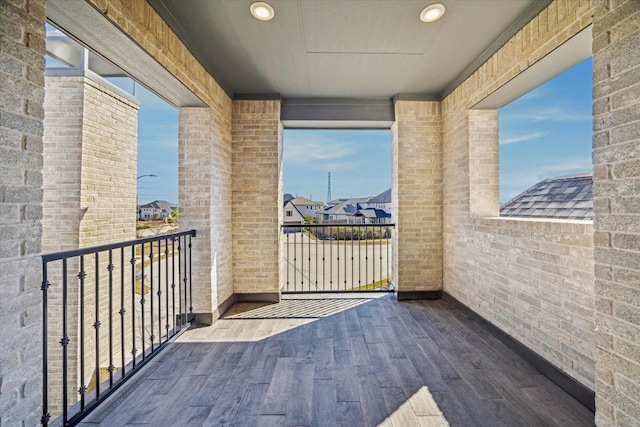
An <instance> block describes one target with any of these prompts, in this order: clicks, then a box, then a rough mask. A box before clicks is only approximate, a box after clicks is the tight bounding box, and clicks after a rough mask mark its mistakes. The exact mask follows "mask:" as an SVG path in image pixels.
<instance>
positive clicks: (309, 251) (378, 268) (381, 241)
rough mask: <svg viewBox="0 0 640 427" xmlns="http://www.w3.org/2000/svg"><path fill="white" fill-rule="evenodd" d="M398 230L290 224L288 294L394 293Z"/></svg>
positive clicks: (285, 287) (389, 226)
mask: <svg viewBox="0 0 640 427" xmlns="http://www.w3.org/2000/svg"><path fill="white" fill-rule="evenodd" d="M394 227H395V225H394V224H328V223H321V224H301V225H298V224H286V225H282V232H283V240H284V241H283V245H284V246H283V248H282V252H283V258H284V264H285V265H284V268H285V271H284V272H283V280H284V282H285V283H284V284H283V292H285V293H300V292H367V291H374V292H380V291H393V284H392V252H393V251H392V248H391V243H392V233H393V229H394Z"/></svg>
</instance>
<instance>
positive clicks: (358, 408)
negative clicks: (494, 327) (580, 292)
mask: <svg viewBox="0 0 640 427" xmlns="http://www.w3.org/2000/svg"><path fill="white" fill-rule="evenodd" d="M447 423H448V425H451V426H509V427H512V426H571V427H575V426H591V425H594V421H593V413H591V412H590V411H589V410H588V409H586V408H585V407H584V406H582V405H581V404H580V403H578V402H577V401H576V400H574V399H573V398H572V397H570V396H569V395H567V394H566V393H565V392H563V391H562V390H561V389H560V388H558V387H557V386H556V385H555V384H553V383H552V382H550V381H549V380H548V379H546V378H545V377H543V376H542V375H540V374H539V373H538V372H537V371H536V370H534V369H533V368H532V367H531V366H530V365H529V364H527V363H526V362H525V361H524V360H522V359H521V358H520V357H519V356H517V355H516V354H515V353H513V352H512V351H511V350H509V349H508V348H506V347H505V346H504V345H502V344H501V343H500V342H498V341H497V340H496V339H494V338H493V337H492V336H490V335H489V334H488V333H486V332H485V331H484V330H483V329H481V328H480V327H478V325H476V324H475V323H473V322H472V321H471V320H469V319H468V318H467V317H465V316H464V315H463V314H462V313H460V312H459V311H457V310H455V309H453V308H452V307H451V306H450V305H449V304H447V303H446V302H444V301H442V300H435V301H434V300H432V301H410V302H398V301H396V300H395V299H394V298H393V297H392V296H391V295H385V296H380V297H378V298H371V297H367V296H353V295H351V296H344V295H341V296H335V298H328V299H327V297H326V296H325V297H324V298H322V297H318V296H311V295H306V296H290V297H288V298H287V299H285V300H284V301H282V302H281V303H279V304H272V305H266V304H239V305H236V306H234V307H233V308H232V310H230V312H229V313H228V314H227V315H226V316H225V318H224V319H221V320H219V321H217V322H216V323H215V324H214V325H213V326H209V327H202V328H195V329H192V330H189V331H187V332H186V333H185V334H183V335H182V336H181V337H180V338H179V340H178V341H176V342H175V343H172V344H171V345H170V346H169V347H168V348H167V349H166V350H165V351H163V352H162V353H161V354H160V355H158V357H157V358H156V359H154V360H153V361H151V362H150V363H149V364H148V365H147V366H146V367H145V368H143V370H142V371H141V372H140V374H139V376H138V377H137V378H136V379H134V380H133V381H132V383H131V384H128V385H125V386H124V387H123V388H122V389H121V390H119V391H118V392H117V393H116V394H115V395H114V396H112V397H110V399H109V400H108V401H107V402H106V403H105V404H104V405H103V406H102V407H100V408H99V409H97V410H96V411H94V412H93V413H92V414H90V415H89V416H88V417H87V418H85V419H84V420H83V422H82V423H81V425H83V426H94V425H101V426H102V425H104V426H126V425H136V426H139V425H149V426H242V427H247V426H349V427H351V426H378V425H382V426H394V427H398V426H403V427H404V426H445V425H447Z"/></svg>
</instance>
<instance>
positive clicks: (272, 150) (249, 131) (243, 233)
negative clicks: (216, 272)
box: [231, 101, 282, 294]
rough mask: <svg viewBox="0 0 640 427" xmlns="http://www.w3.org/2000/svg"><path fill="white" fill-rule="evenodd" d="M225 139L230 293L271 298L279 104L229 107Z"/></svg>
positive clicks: (278, 212) (278, 213)
mask: <svg viewBox="0 0 640 427" xmlns="http://www.w3.org/2000/svg"><path fill="white" fill-rule="evenodd" d="M231 137H232V140H233V143H232V147H233V150H232V173H231V175H232V188H233V194H232V208H231V216H232V224H233V280H234V291H235V292H236V293H245V294H256V293H277V292H279V288H280V286H279V277H278V276H279V271H280V267H279V261H280V259H279V246H278V244H277V243H278V242H279V240H280V228H279V225H280V218H282V181H281V177H282V124H281V123H280V101H234V102H233V116H232V130H231Z"/></svg>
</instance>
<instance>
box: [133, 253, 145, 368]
mask: <svg viewBox="0 0 640 427" xmlns="http://www.w3.org/2000/svg"><path fill="white" fill-rule="evenodd" d="M129 262H130V263H131V359H132V361H131V362H132V363H131V368H132V369H136V353H137V352H138V349H137V348H136V286H137V285H138V283H137V282H138V280H137V279H136V245H131V260H129ZM141 274H142V273H141ZM143 292H144V282H143V281H142V278H140V293H143Z"/></svg>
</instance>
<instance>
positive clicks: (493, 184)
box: [468, 110, 500, 218]
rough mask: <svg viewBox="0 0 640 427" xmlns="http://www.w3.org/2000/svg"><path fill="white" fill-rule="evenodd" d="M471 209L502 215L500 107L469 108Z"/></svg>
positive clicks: (481, 214) (474, 212) (481, 213)
mask: <svg viewBox="0 0 640 427" xmlns="http://www.w3.org/2000/svg"><path fill="white" fill-rule="evenodd" d="M468 114H469V211H470V214H471V216H472V217H479V218H483V217H492V216H500V184H499V182H500V173H499V162H498V154H499V150H500V149H499V147H500V145H499V141H498V110H469V113H468Z"/></svg>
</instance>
